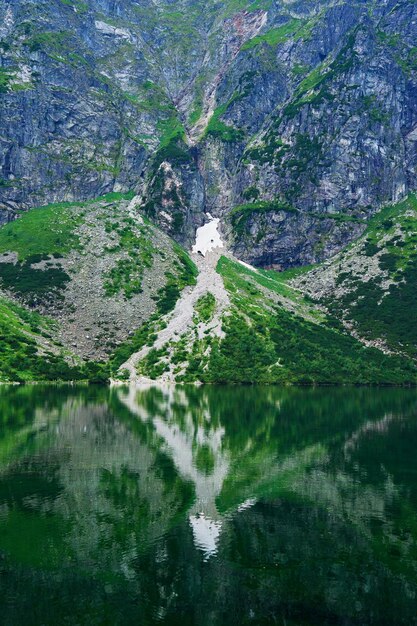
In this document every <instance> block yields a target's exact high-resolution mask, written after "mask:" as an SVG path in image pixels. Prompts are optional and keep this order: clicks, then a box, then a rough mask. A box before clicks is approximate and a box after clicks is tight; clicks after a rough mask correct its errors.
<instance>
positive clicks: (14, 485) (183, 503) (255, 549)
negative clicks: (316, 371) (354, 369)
mask: <svg viewBox="0 0 417 626" xmlns="http://www.w3.org/2000/svg"><path fill="white" fill-rule="evenodd" d="M0 407H1V408H0V624H1V625H2V626H21V625H22V626H23V625H24V626H32V625H34V626H45V625H48V626H49V625H51V626H64V625H67V624H68V625H71V626H73V625H84V624H85V625H89V626H93V625H99V626H101V625H109V626H114V625H117V626H118V625H120V626H130V625H135V626H141V625H149V626H151V625H153V624H165V625H168V626H188V625H189V626H192V625H196V626H233V625H239V626H240V625H246V624H248V625H251V624H255V625H279V626H339V625H340V626H368V625H369V626H371V625H372V626H374V625H375V626H377V625H378V626H402V625H404V626H413V625H415V624H417V391H416V390H412V389H410V390H408V389H369V388H360V389H359V388H318V389H309V388H305V389H300V388H276V387H214V386H210V387H193V386H176V387H175V386H173V387H165V388H163V387H149V388H144V389H140V388H133V387H115V388H106V387H99V386H97V387H95V386H90V387H87V386H85V387H84V386H78V387H77V386H39V385H37V386H2V387H1V388H0Z"/></svg>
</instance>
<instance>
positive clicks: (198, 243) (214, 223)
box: [193, 213, 223, 256]
mask: <svg viewBox="0 0 417 626" xmlns="http://www.w3.org/2000/svg"><path fill="white" fill-rule="evenodd" d="M206 215H207V217H208V218H209V220H210V221H209V222H207V224H204V226H201V227H200V228H197V234H196V240H195V245H194V246H193V253H194V254H197V253H201V254H202V255H203V256H205V255H206V254H207V252H210V251H211V250H214V249H215V248H223V241H222V240H221V237H220V233H219V231H218V226H219V222H220V220H219V219H218V218H214V217H212V216H211V215H210V213H206Z"/></svg>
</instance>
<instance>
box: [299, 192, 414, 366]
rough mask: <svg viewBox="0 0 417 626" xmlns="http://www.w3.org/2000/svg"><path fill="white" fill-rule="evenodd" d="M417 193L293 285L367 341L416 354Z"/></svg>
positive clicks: (389, 208) (384, 212)
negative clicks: (324, 263) (323, 265)
mask: <svg viewBox="0 0 417 626" xmlns="http://www.w3.org/2000/svg"><path fill="white" fill-rule="evenodd" d="M416 246H417V197H416V196H415V195H411V196H409V197H408V198H407V199H406V200H404V201H403V202H400V203H399V204H395V205H390V206H387V207H385V208H384V209H383V210H382V211H380V212H379V213H378V214H377V215H375V216H374V218H373V219H372V220H371V221H370V223H369V225H368V228H367V230H366V232H365V233H364V235H363V236H362V237H361V238H360V239H359V240H358V241H357V242H355V243H354V244H352V245H351V246H349V248H347V249H346V250H344V251H343V252H342V253H340V254H339V255H337V256H336V257H335V258H334V259H333V260H332V262H331V263H330V264H329V265H328V266H327V267H319V268H315V269H313V270H312V271H311V272H309V273H307V274H305V275H303V276H302V277H301V278H299V279H296V280H295V281H294V284H295V285H296V286H298V287H300V288H302V289H303V290H304V291H305V292H306V293H308V294H310V296H312V297H313V298H314V299H315V300H317V301H319V302H320V303H322V304H324V305H325V306H326V307H327V309H328V310H329V311H330V312H331V314H332V315H334V316H335V317H337V318H338V319H340V320H342V321H345V322H346V323H348V324H349V325H350V326H351V327H352V328H353V329H354V330H355V332H356V333H357V334H358V335H359V336H360V337H363V338H364V339H366V340H368V341H375V342H379V343H381V344H382V345H384V346H386V347H387V348H388V349H389V350H390V351H393V352H396V353H399V354H403V355H405V356H407V357H410V358H412V359H414V360H415V359H416V358H417V290H416V284H417V248H416Z"/></svg>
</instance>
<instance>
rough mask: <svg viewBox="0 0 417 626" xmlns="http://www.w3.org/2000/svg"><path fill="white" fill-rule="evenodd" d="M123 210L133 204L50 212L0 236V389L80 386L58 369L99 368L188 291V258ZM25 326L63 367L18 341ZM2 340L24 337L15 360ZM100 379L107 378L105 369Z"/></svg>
mask: <svg viewBox="0 0 417 626" xmlns="http://www.w3.org/2000/svg"><path fill="white" fill-rule="evenodd" d="M131 202H132V196H129V195H128V196H123V195H120V194H110V195H108V196H104V197H102V198H99V199H97V200H94V201H90V202H86V203H74V204H72V203H61V204H55V205H49V206H45V207H41V208H38V209H32V210H31V211H29V212H27V213H23V214H22V215H21V216H20V217H19V218H18V219H17V220H15V221H13V222H11V223H9V224H7V225H5V226H3V227H2V228H1V229H0V294H1V295H2V297H3V300H2V302H4V310H5V314H4V315H3V314H2V316H1V320H0V325H1V329H2V330H1V332H2V334H3V337H5V338H8V339H7V341H6V340H4V341H3V346H2V348H3V350H4V351H5V354H6V353H7V354H8V355H9V356H8V357H7V358H6V357H4V358H3V360H2V363H0V380H1V379H4V380H20V379H21V378H22V377H23V378H25V379H27V380H38V379H43V378H47V379H50V378H52V379H54V378H58V379H68V378H70V379H72V378H80V376H81V374H80V375H78V374H77V373H74V372H69V371H66V369H65V368H67V369H68V366H65V363H66V362H68V363H80V364H81V366H82V367H84V365H82V364H86V363H95V362H101V363H102V364H104V363H105V362H106V361H107V360H108V358H109V357H110V355H112V354H113V352H114V351H115V349H116V347H117V346H120V344H123V343H125V342H126V341H127V340H128V339H129V337H131V336H132V335H133V334H134V332H135V331H136V330H137V329H138V328H139V327H141V325H142V324H143V323H145V322H147V320H148V319H149V318H150V317H151V316H152V315H155V314H158V312H161V311H164V312H167V311H169V310H170V309H172V308H173V306H174V305H175V302H176V300H177V299H178V297H179V295H180V291H181V289H182V288H183V287H184V286H186V285H188V284H192V283H193V282H194V281H195V273H196V269H195V267H194V265H193V263H192V262H191V260H190V259H189V257H188V255H187V254H186V253H185V252H184V251H183V250H182V248H180V247H179V246H178V245H177V244H175V243H174V242H173V241H172V240H170V239H169V237H167V236H166V235H164V234H162V233H161V232H160V231H158V230H157V229H156V228H154V227H153V226H152V225H151V224H150V223H149V222H147V221H144V220H143V219H142V218H141V217H140V216H139V215H138V214H137V213H136V212H135V211H134V205H132V204H131ZM12 303H15V304H12ZM16 307H18V308H16ZM16 311H18V313H16ZM6 313H7V314H6ZM22 316H23V318H22ZM47 319H48V320H49V321H47V322H46V321H45V320H47ZM12 321H13V324H12ZM29 322H30V324H31V325H32V326H33V324H35V322H36V329H35V331H36V334H37V335H42V333H44V332H46V331H44V326H45V327H46V328H47V330H48V333H49V335H48V336H50V338H51V341H52V342H53V343H54V344H55V345H57V346H58V348H57V349H56V350H55V353H56V352H57V351H58V353H59V352H63V357H65V358H64V361H63V364H61V365H62V367H63V369H62V370H61V365H60V366H58V364H57V362H55V361H56V357H55V356H54V357H52V356H50V357H49V356H48V358H46V356H45V353H44V351H42V350H41V352H40V353H39V346H40V345H41V342H40V341H39V337H34V336H32V335H30V336H28V335H27V334H26V330H25V329H26V325H27V324H28V323H29ZM38 327H39V328H38ZM39 329H41V330H39ZM11 337H14V339H15V341H20V339H19V337H23V339H22V342H23V343H22V345H20V347H19V349H18V350H13V347H12V346H13V345H14V344H13V342H11V343H10V346H11V347H10V350H9V348H8V346H9V343H8V341H9V339H10V338H11ZM15 347H16V346H15ZM48 360H49V361H50V362H51V367H49V365H48V363H47V362H48ZM9 361H10V363H9ZM19 363H20V365H19ZM34 364H36V367H35V365H34ZM100 368H101V369H103V367H102V366H100ZM100 368H99V369H100ZM105 368H107V365H106V366H105ZM26 369H27V370H28V371H27V372H26ZM103 372H104V370H103ZM103 372H102V377H103V376H104V377H107V376H108V369H106V371H105V372H104V373H103ZM106 372H107V373H106ZM87 374H88V373H87ZM82 377H84V378H85V377H88V376H86V373H85V372H83V376H82Z"/></svg>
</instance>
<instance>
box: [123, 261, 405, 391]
mask: <svg viewBox="0 0 417 626" xmlns="http://www.w3.org/2000/svg"><path fill="white" fill-rule="evenodd" d="M217 272H218V273H219V274H220V276H221V277H222V279H223V282H224V286H225V289H226V291H227V293H228V296H229V307H228V309H227V310H226V311H225V312H224V314H223V317H222V332H221V333H220V334H219V333H218V332H216V327H217V325H216V319H215V311H216V307H217V305H218V303H216V301H215V298H214V296H213V294H212V293H211V292H210V291H209V292H208V293H207V295H206V296H205V297H201V298H200V299H199V300H197V301H196V302H195V304H194V316H193V321H192V324H191V325H189V326H188V328H184V329H183V332H182V334H181V333H179V334H178V335H177V336H171V339H170V341H168V340H167V341H166V342H165V343H164V342H163V341H161V340H160V338H161V337H163V336H164V335H165V336H166V331H165V328H166V326H167V323H168V325H169V319H167V320H166V321H164V320H162V322H161V320H159V322H158V323H155V325H154V326H153V327H151V328H150V327H149V326H148V327H147V328H145V327H144V328H143V332H142V334H141V341H140V342H139V343H138V344H137V349H138V350H139V352H138V354H139V356H140V358H139V359H138V362H137V373H138V374H139V379H140V380H149V379H150V380H166V381H168V380H170V381H174V380H175V381H176V382H197V381H201V382H205V383H222V384H223V383H266V384H359V385H361V384H381V385H391V384H415V383H416V382H417V368H416V365H415V363H414V362H413V361H412V360H411V359H410V358H403V357H400V356H391V355H388V354H385V353H384V352H383V351H381V350H379V349H377V348H373V347H367V346H365V345H364V344H363V343H362V342H360V341H359V340H358V339H357V338H355V337H353V336H352V335H351V334H350V333H349V332H348V331H347V330H346V329H345V328H344V327H343V325H342V324H340V322H339V321H338V320H337V319H335V318H333V317H332V316H331V315H326V314H325V313H324V312H323V311H322V310H321V309H320V308H319V307H317V306H316V305H315V304H314V303H312V302H311V301H310V300H309V299H308V298H305V297H304V296H303V294H302V293H301V291H299V290H298V289H296V288H294V287H292V286H291V285H290V284H289V283H288V281H290V280H291V279H294V275H295V274H296V273H297V272H296V271H294V270H292V271H289V272H287V273H284V274H279V273H277V272H273V271H262V270H254V269H250V268H249V267H246V266H243V265H242V264H240V263H239V262H237V261H235V260H233V259H231V258H227V257H225V256H222V257H221V258H220V260H219V262H218V264H217ZM300 272H303V270H300V271H299V272H298V273H300ZM158 324H159V326H158ZM121 374H122V375H123V373H122V372H121Z"/></svg>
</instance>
